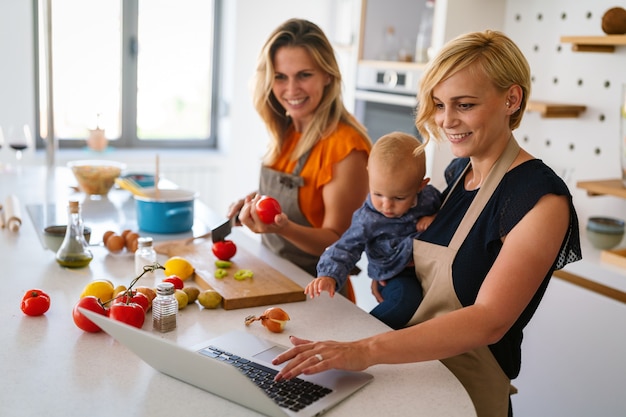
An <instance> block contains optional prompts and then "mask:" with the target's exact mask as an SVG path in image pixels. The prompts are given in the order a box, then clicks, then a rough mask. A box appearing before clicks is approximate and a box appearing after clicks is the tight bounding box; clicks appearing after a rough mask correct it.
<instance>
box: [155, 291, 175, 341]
mask: <svg viewBox="0 0 626 417" xmlns="http://www.w3.org/2000/svg"><path fill="white" fill-rule="evenodd" d="M156 293H157V296H156V298H155V299H154V300H153V301H152V327H153V328H154V330H157V331H159V332H161V333H165V332H169V331H171V330H174V329H175V328H176V315H177V314H178V301H177V300H176V298H175V297H174V284H172V283H171V282H161V283H160V284H158V285H157V287H156Z"/></svg>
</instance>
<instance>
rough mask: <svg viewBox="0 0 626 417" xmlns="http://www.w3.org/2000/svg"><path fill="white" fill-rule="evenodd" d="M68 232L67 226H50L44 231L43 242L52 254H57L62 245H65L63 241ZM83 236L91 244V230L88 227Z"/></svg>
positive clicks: (84, 228)
mask: <svg viewBox="0 0 626 417" xmlns="http://www.w3.org/2000/svg"><path fill="white" fill-rule="evenodd" d="M66 230H67V226H66V225H54V226H48V227H46V228H45V229H44V231H43V241H44V243H45V244H46V246H47V247H48V249H50V250H51V251H52V252H56V251H58V250H59V248H60V247H61V243H63V239H64V238H65V231H66ZM83 236H85V240H86V241H87V243H89V239H91V228H89V227H88V226H84V227H83Z"/></svg>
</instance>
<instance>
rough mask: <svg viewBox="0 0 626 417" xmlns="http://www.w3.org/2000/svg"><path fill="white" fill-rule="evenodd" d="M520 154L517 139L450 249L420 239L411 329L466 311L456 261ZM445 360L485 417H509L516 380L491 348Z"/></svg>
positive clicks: (416, 250) (415, 253) (416, 243)
mask: <svg viewBox="0 0 626 417" xmlns="http://www.w3.org/2000/svg"><path fill="white" fill-rule="evenodd" d="M518 153H519V146H518V145H517V142H516V141H515V139H514V138H513V137H511V139H510V140H509V143H508V145H507V148H506V149H505V151H504V153H503V154H502V155H501V156H500V158H499V159H498V161H497V162H496V164H495V165H494V166H493V168H492V169H491V172H490V173H489V175H488V176H487V178H486V179H485V182H484V183H483V184H482V186H481V187H480V189H479V190H478V193H477V194H476V197H475V198H474V201H472V204H471V205H470V207H469V209H468V210H467V213H465V216H464V217H463V219H462V221H461V224H460V225H459V227H458V228H457V230H456V232H455V234H454V236H453V237H452V240H451V241H450V244H449V245H448V246H447V247H446V246H440V245H435V244H432V243H428V242H422V241H419V240H415V241H414V244H413V258H414V261H415V270H416V273H417V276H418V278H419V279H420V281H421V283H422V289H423V292H424V299H423V301H422V303H421V304H420V306H419V308H418V309H417V311H416V312H415V314H414V316H413V318H412V319H411V320H410V321H409V325H413V324H416V323H420V322H424V321H426V320H429V319H431V318H434V317H436V316H439V315H442V314H445V313H448V312H451V311H454V310H457V309H460V308H462V305H461V302H460V301H459V299H458V297H457V295H456V292H455V291H454V284H453V281H452V263H453V261H454V258H455V256H456V254H457V252H458V250H459V248H460V247H461V244H462V243H463V241H464V240H465V238H466V236H467V234H468V233H469V231H470V230H471V228H472V226H473V225H474V222H475V221H476V219H477V218H478V216H479V215H480V213H481V212H482V210H483V208H484V207H485V205H486V204H487V201H488V200H489V198H490V197H491V195H492V194H493V191H494V190H495V189H496V187H497V186H498V184H499V183H500V180H501V179H502V177H503V176H504V174H505V173H506V171H507V170H508V168H509V167H510V165H511V163H512V162H513V161H514V160H515V158H516V157H517V155H518ZM468 167H469V164H468ZM467 169H468V168H466V171H467ZM464 174H465V173H464ZM464 174H463V175H461V176H460V177H459V179H458V180H457V182H456V183H455V184H454V186H453V188H454V187H457V186H459V184H461V185H460V186H463V177H464V176H465V175H464ZM450 194H451V193H450ZM444 204H445V202H444ZM441 362H442V363H443V364H444V365H446V367H447V368H448V369H450V371H452V373H453V374H454V375H455V376H456V377H457V378H458V379H459V381H460V382H461V384H463V386H464V387H465V389H466V390H467V392H468V394H469V396H470V398H471V399H472V402H473V403H474V407H475V408H476V412H477V415H478V416H479V417H487V416H489V417H491V416H493V417H503V416H506V415H507V414H508V410H509V396H510V394H511V388H512V387H511V381H510V380H509V378H508V377H507V376H506V374H505V373H504V371H503V370H502V368H501V367H500V365H499V364H498V362H497V361H496V359H495V357H494V356H493V354H492V353H491V351H490V350H489V347H488V346H481V347H479V348H476V349H474V350H471V351H469V352H466V353H463V354H461V355H457V356H454V357H451V358H447V359H443V360H441Z"/></svg>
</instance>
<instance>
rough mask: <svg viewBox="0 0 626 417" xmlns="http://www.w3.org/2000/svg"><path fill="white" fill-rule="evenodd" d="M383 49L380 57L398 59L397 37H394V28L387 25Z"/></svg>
mask: <svg viewBox="0 0 626 417" xmlns="http://www.w3.org/2000/svg"><path fill="white" fill-rule="evenodd" d="M384 48H385V50H384V51H383V56H382V59H384V60H385V61H397V60H398V38H397V37H396V28H394V27H393V26H389V27H387V28H386V29H385V45H384Z"/></svg>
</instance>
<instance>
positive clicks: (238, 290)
mask: <svg viewBox="0 0 626 417" xmlns="http://www.w3.org/2000/svg"><path fill="white" fill-rule="evenodd" d="M212 245H213V244H212V242H211V241H203V242H198V243H191V244H186V242H185V241H169V242H161V243H159V244H157V245H155V249H156V251H157V252H158V253H161V254H163V255H167V256H169V257H172V256H182V257H184V258H185V259H187V260H188V261H189V262H191V264H192V265H193V267H194V269H195V274H194V279H195V282H196V284H197V285H198V287H200V288H202V289H214V290H215V291H217V292H218V293H219V294H220V295H221V296H222V298H223V308H224V309H225V310H235V309H238V308H247V307H258V306H266V305H271V304H281V303H291V302H296V301H305V300H306V295H305V294H304V288H302V287H301V286H299V285H298V284H296V283H295V282H293V281H292V280H291V279H289V278H288V277H286V276H285V275H283V274H282V273H280V272H279V271H277V270H275V269H274V268H272V267H271V266H269V265H268V264H266V263H265V262H263V261H262V260H261V259H259V258H257V257H256V256H254V255H252V254H251V253H250V252H248V251H246V250H245V249H243V248H241V247H237V253H236V254H235V256H234V257H233V259H232V260H231V262H232V263H233V265H232V266H231V267H230V268H229V269H228V275H227V276H226V277H224V278H219V279H218V278H215V276H214V272H215V270H216V269H217V267H216V266H215V260H216V259H217V258H216V257H215V255H213V252H212V251H211V247H212ZM240 269H249V270H251V271H252V272H253V273H254V276H253V277H252V278H248V279H245V280H241V281H238V280H236V279H235V278H234V275H235V272H237V271H238V270H240Z"/></svg>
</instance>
